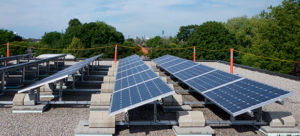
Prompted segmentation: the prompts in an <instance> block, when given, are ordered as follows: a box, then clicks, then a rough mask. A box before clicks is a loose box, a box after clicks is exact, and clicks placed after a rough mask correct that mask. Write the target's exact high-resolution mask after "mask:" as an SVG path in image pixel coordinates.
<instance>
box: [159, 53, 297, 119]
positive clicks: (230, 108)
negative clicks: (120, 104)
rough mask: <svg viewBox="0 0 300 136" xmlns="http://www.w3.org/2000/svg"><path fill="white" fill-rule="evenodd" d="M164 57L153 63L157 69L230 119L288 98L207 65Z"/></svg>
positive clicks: (278, 91) (280, 90) (282, 93)
mask: <svg viewBox="0 0 300 136" xmlns="http://www.w3.org/2000/svg"><path fill="white" fill-rule="evenodd" d="M164 58H166V59H164V63H160V64H157V65H158V66H160V67H161V68H163V69H165V70H166V71H167V72H169V73H170V74H172V75H173V76H175V77H176V78H178V79H179V80H181V81H182V82H184V83H185V84H187V85H188V86H190V87H191V88H193V89H194V90H196V91H197V92H199V93H200V94H202V95H203V96H204V97H206V98H207V99H209V100H211V101H212V102H214V103H215V104H216V105H217V106H219V107H221V108H222V109H224V110H225V111H226V112H228V113H229V114H230V115H232V116H237V115H240V114H243V113H245V112H248V111H251V110H253V109H256V108H259V107H262V106H263V105H266V104H268V103H271V102H275V101H277V100H280V99H282V98H286V97H288V96H290V95H291V93H290V92H288V91H285V90H282V89H278V88H275V87H271V86H269V85H265V84H262V83H258V82H256V81H252V80H249V79H245V78H243V77H240V76H237V75H232V74H229V73H226V72H223V71H220V70H216V69H214V68H211V67H208V66H204V65H201V64H197V63H194V62H192V63H194V64H192V63H191V61H184V60H181V61H182V62H180V61H177V60H180V59H178V57H174V56H171V55H168V57H164ZM168 59H169V60H168ZM157 60H160V59H159V58H158V59H157ZM176 63H177V64H176ZM170 65H171V66H170Z"/></svg>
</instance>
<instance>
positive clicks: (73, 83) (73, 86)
mask: <svg viewBox="0 0 300 136" xmlns="http://www.w3.org/2000/svg"><path fill="white" fill-rule="evenodd" d="M72 78H73V82H72V89H75V75H74V74H73V75H72Z"/></svg>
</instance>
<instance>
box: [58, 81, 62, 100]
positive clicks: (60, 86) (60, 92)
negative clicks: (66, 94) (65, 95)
mask: <svg viewBox="0 0 300 136" xmlns="http://www.w3.org/2000/svg"><path fill="white" fill-rule="evenodd" d="M62 85H63V81H62V80H61V81H60V82H59V101H62Z"/></svg>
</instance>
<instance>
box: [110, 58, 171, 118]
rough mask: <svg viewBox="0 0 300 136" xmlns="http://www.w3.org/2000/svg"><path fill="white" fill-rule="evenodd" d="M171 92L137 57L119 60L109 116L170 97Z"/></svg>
mask: <svg viewBox="0 0 300 136" xmlns="http://www.w3.org/2000/svg"><path fill="white" fill-rule="evenodd" d="M173 93H174V90H172V89H171V88H170V87H169V86H168V85H167V84H166V83H165V82H164V81H163V80H162V79H161V78H160V77H158V75H157V74H155V73H154V72H153V71H152V70H151V69H150V68H149V67H148V66H147V65H146V64H145V63H144V62H143V61H142V60H141V59H140V58H139V57H138V56H137V55H132V56H129V57H126V58H124V59H121V60H119V65H118V70H117V75H116V81H115V87H114V92H113V95H112V101H111V106H110V115H115V114H118V113H121V112H126V111H128V110H130V109H133V108H136V107H139V106H142V105H144V104H147V103H150V102H153V101H155V100H159V99H161V98H164V97H167V96H169V95H172V94H173Z"/></svg>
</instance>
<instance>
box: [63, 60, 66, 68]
mask: <svg viewBox="0 0 300 136" xmlns="http://www.w3.org/2000/svg"><path fill="white" fill-rule="evenodd" d="M65 59H66V57H64V58H63V68H64V67H65Z"/></svg>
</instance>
